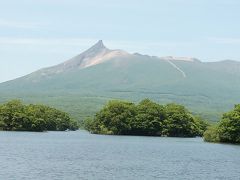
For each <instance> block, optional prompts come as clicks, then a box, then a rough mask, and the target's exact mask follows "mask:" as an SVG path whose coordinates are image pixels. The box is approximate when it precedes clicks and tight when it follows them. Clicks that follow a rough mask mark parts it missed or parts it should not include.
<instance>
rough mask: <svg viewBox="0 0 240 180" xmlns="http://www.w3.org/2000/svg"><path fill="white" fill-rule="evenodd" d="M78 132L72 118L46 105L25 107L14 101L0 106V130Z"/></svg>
mask: <svg viewBox="0 0 240 180" xmlns="http://www.w3.org/2000/svg"><path fill="white" fill-rule="evenodd" d="M67 129H69V130H76V129H78V124H77V122H76V121H74V120H72V119H71V118H70V116H69V115H68V114H67V113H65V112H62V111H60V110H57V109H55V108H51V107H48V106H44V105H34V104H30V105H24V104H23V103H22V102H21V101H19V100H13V101H10V102H7V103H5V104H2V105H0V130H6V131H39V132H41V131H65V130H67Z"/></svg>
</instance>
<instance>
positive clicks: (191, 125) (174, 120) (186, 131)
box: [163, 104, 199, 137]
mask: <svg viewBox="0 0 240 180" xmlns="http://www.w3.org/2000/svg"><path fill="white" fill-rule="evenodd" d="M165 109H166V116H167V118H166V119H165V121H164V129H163V135H166V136H172V137H194V136H197V135H199V130H198V127H197V124H196V122H195V121H194V117H193V115H191V114H190V113H189V112H188V110H187V109H186V108H185V107H184V106H182V105H177V104H168V105H166V107H165Z"/></svg>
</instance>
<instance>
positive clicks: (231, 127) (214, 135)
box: [204, 104, 240, 144]
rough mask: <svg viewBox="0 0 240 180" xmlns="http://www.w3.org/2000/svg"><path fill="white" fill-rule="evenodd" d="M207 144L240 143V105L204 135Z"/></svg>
mask: <svg viewBox="0 0 240 180" xmlns="http://www.w3.org/2000/svg"><path fill="white" fill-rule="evenodd" d="M204 140H205V141H207V142H222V143H235V144H239V143H240V104H239V105H235V107H234V109H233V110H232V111H230V112H228V113H225V114H223V117H222V119H221V120H220V122H218V123H217V124H216V125H213V126H211V127H209V128H208V130H207V131H206V132H205V133H204Z"/></svg>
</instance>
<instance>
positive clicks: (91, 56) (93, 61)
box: [40, 40, 130, 76]
mask: <svg viewBox="0 0 240 180" xmlns="http://www.w3.org/2000/svg"><path fill="white" fill-rule="evenodd" d="M127 55H130V54H128V53H127V52H125V51H122V50H110V49H108V48H106V47H105V46H104V44H103V42H102V40H99V41H98V42H97V43H96V44H95V45H93V46H92V47H91V48H89V49H88V50H86V51H85V52H83V53H81V54H79V55H77V56H75V57H73V58H71V59H69V60H67V61H65V62H63V63H61V64H58V65H56V66H52V67H49V68H45V69H42V70H40V71H41V74H42V75H43V76H45V75H50V74H58V73H62V72H67V71H71V70H77V69H83V68H87V67H90V66H94V65H97V64H100V63H103V62H105V61H108V60H110V59H112V58H116V57H123V56H127Z"/></svg>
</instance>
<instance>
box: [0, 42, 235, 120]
mask: <svg viewBox="0 0 240 180" xmlns="http://www.w3.org/2000/svg"><path fill="white" fill-rule="evenodd" d="M0 93H1V94H2V97H1V98H0V101H4V100H7V99H9V98H21V99H23V100H25V101H27V102H34V103H36V102H41V103H42V102H43V103H47V104H50V105H54V106H57V107H58V108H62V109H64V110H68V111H69V112H70V113H72V114H73V115H74V116H75V117H77V118H79V117H86V116H88V115H92V114H93V113H94V112H96V111H97V110H98V109H99V108H100V107H101V106H102V105H103V104H104V103H105V102H106V101H107V100H109V99H113V98H121V99H129V100H133V101H139V100H141V99H143V98H151V99H153V100H155V101H158V102H161V103H169V102H177V103H182V104H184V105H186V106H188V107H189V108H190V109H191V110H192V111H194V112H195V113H199V114H201V115H203V116H205V117H208V118H210V119H212V120H216V119H217V117H218V115H219V114H220V113H221V112H223V111H227V110H229V109H230V108H231V107H232V106H233V105H234V104H236V103H239V102H240V63H238V62H235V61H221V62H215V63H203V62H201V61H199V60H197V59H195V58H184V57H183V58H176V57H162V58H159V57H154V56H147V55H141V54H129V53H127V52H125V51H122V50H110V49H108V48H106V47H105V46H104V45H103V43H102V41H99V42H98V43H97V44H96V45H94V46H93V47H91V48H90V49H89V50H87V51H85V52H83V53H82V54H80V55H78V56H76V57H74V58H72V59H70V60H68V61H66V62H64V63H62V64H59V65H56V66H53V67H50V68H44V69H41V70H39V71H36V72H33V73H32V74H29V75H27V76H24V77H21V78H18V79H16V80H12V81H9V82H5V83H2V84H0ZM80 119H81V118H80Z"/></svg>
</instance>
